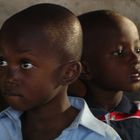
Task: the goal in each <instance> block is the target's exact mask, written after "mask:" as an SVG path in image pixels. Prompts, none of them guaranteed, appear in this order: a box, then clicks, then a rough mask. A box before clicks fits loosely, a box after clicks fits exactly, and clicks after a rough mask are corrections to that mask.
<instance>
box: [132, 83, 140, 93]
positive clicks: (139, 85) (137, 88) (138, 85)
mask: <svg viewBox="0 0 140 140" xmlns="http://www.w3.org/2000/svg"><path fill="white" fill-rule="evenodd" d="M129 91H130V92H136V91H140V83H135V84H132V85H131V87H130V90H129Z"/></svg>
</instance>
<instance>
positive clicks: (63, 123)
mask: <svg viewBox="0 0 140 140" xmlns="http://www.w3.org/2000/svg"><path fill="white" fill-rule="evenodd" d="M50 14H51V13H49V18H50ZM34 16H35V19H36V18H37V17H36V15H34ZM37 21H38V20H37ZM43 21H44V19H43ZM56 21H58V20H57V19H56ZM72 22H73V21H72ZM25 23H26V22H25ZM37 23H38V22H37ZM64 24H65V25H66V23H64ZM19 25H20V24H17V26H15V27H14V28H12V27H11V26H10V24H8V25H7V28H6V29H4V30H3V31H2V34H1V37H2V40H1V42H0V58H1V60H0V75H1V79H0V85H1V89H2V93H1V94H2V96H3V97H4V99H5V100H6V102H7V103H8V104H9V105H11V106H12V107H13V108H14V109H17V110H21V111H24V113H23V115H22V117H21V120H22V133H23V139H24V140H38V139H41V140H44V139H47V140H53V139H54V138H56V137H58V136H59V135H60V133H61V132H62V131H63V129H65V128H66V127H68V126H69V125H70V124H71V122H72V121H73V120H74V119H75V117H76V116H77V114H78V112H79V111H78V110H77V109H76V108H74V107H72V106H71V105H70V102H69V99H68V96H67V88H68V85H69V84H71V83H72V82H73V81H75V80H76V79H77V77H78V76H79V75H80V72H81V64H80V62H79V61H78V60H77V59H73V58H72V59H70V57H68V58H66V59H63V60H64V61H62V58H60V54H59V53H58V52H57V49H56V50H55V49H54V47H52V45H54V46H57V47H60V46H59V45H60V44H59V43H60V42H61V41H60V40H59V39H58V38H57V41H58V42H57V41H56V42H54V40H56V38H55V36H51V35H50V32H52V29H53V26H54V25H52V28H51V30H49V29H50V27H51V26H50V25H47V26H44V27H43V28H42V22H41V24H37V25H35V24H33V25H30V24H29V25H26V24H25V26H23V27H22V28H21V27H19ZM22 25H24V23H22ZM56 25H57V24H56ZM72 26H75V25H73V24H72ZM55 29H56V28H55ZM76 29H78V28H76ZM13 31H16V33H17V34H18V35H17V36H16V35H13V34H14V32H13ZM46 31H47V32H46ZM77 31H78V30H77ZM53 32H54V33H52V34H54V35H55V30H53ZM63 32H64V33H67V32H65V31H64V30H63ZM44 33H45V34H44ZM56 33H57V32H56ZM36 36H37V37H38V38H35V37H36ZM65 36H67V38H68V34H65ZM53 37H54V38H53ZM59 37H60V36H59ZM61 38H63V36H62V37H60V39H61ZM65 41H66V42H68V41H67V40H65ZM54 43H56V44H54ZM64 44H65V42H64ZM64 44H63V45H64ZM61 45H62V44H61ZM61 52H62V50H61ZM62 54H63V53H62ZM44 60H45V61H44Z"/></svg>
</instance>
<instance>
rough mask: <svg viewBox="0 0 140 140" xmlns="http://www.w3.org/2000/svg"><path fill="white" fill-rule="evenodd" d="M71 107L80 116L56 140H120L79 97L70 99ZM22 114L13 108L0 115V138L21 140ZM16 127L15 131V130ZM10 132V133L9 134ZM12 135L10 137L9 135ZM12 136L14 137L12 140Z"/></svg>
mask: <svg viewBox="0 0 140 140" xmlns="http://www.w3.org/2000/svg"><path fill="white" fill-rule="evenodd" d="M69 99H70V102H71V105H72V106H73V107H75V108H77V109H78V110H80V111H79V114H78V115H77V117H76V118H75V120H74V121H73V122H72V123H71V125H70V126H69V127H68V128H66V129H64V130H63V131H62V133H61V135H60V136H59V137H58V138H56V140H62V139H67V140H77V139H78V140H91V139H93V138H94V139H98V140H120V137H119V136H118V134H117V133H116V132H115V131H114V130H113V129H112V128H111V127H110V126H109V125H107V124H105V123H103V122H101V121H99V120H98V119H96V118H95V117H94V116H93V115H92V113H91V112H90V110H89V108H88V106H87V104H86V102H85V101H84V100H83V99H81V98H78V97H70V98H69ZM21 115H22V112H19V111H16V110H14V109H12V108H11V107H9V108H7V109H6V110H4V111H2V112H1V113H0V130H1V131H2V132H3V133H0V137H1V138H3V139H7V140H8V138H9V140H13V139H14V140H20V139H21V138H22V133H21V129H19V128H21V127H22V126H21V121H20V117H21ZM13 126H14V129H13ZM7 132H8V133H7ZM8 134H10V135H8ZM11 136H14V137H13V138H11Z"/></svg>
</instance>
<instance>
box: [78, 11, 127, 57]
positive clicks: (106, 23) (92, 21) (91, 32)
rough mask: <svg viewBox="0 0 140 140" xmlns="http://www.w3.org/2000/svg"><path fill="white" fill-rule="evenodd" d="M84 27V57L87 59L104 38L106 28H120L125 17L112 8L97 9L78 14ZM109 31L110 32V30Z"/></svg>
mask: <svg viewBox="0 0 140 140" xmlns="http://www.w3.org/2000/svg"><path fill="white" fill-rule="evenodd" d="M78 18H79V20H80V23H81V25H82V29H83V36H84V37H83V55H82V58H83V59H87V58H88V55H89V53H90V50H91V49H93V48H94V46H95V47H96V45H95V44H96V43H97V42H98V41H100V39H101V40H103V39H104V36H105V33H104V31H105V30H108V29H111V28H112V29H116V30H120V25H121V19H122V18H125V17H123V16H121V15H120V14H119V13H118V12H116V11H112V10H96V11H91V12H88V13H84V14H82V15H79V16H78ZM108 33H109V32H108Z"/></svg>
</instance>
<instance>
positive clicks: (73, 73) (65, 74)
mask: <svg viewBox="0 0 140 140" xmlns="http://www.w3.org/2000/svg"><path fill="white" fill-rule="evenodd" d="M61 70H62V71H61V72H62V77H61V84H62V85H65V84H71V83H73V82H74V81H75V80H76V79H78V77H79V76H80V74H81V70H82V66H81V63H80V62H77V61H73V62H69V63H67V64H65V65H63V68H62V69H61Z"/></svg>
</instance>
